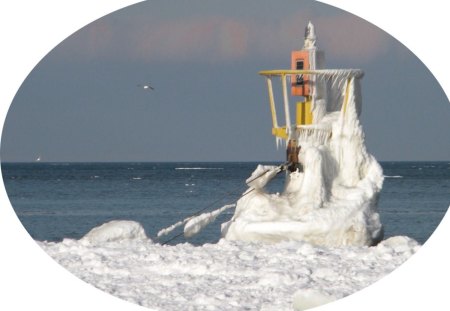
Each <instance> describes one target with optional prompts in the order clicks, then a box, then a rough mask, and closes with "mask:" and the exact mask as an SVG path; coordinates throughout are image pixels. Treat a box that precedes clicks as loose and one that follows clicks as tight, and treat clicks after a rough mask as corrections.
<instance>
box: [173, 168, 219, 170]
mask: <svg viewBox="0 0 450 311" xmlns="http://www.w3.org/2000/svg"><path fill="white" fill-rule="evenodd" d="M175 169H176V170H223V167H175Z"/></svg>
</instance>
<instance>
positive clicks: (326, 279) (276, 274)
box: [38, 221, 420, 311]
mask: <svg viewBox="0 0 450 311" xmlns="http://www.w3.org/2000/svg"><path fill="white" fill-rule="evenodd" d="M38 243H39V245H40V246H41V247H42V248H43V249H44V250H45V251H46V252H47V253H48V254H49V255H50V256H51V257H52V258H53V259H54V260H56V261H57V262H58V263H59V264H61V265H62V266H63V267H65V268H66V269H68V270H69V271H70V272H72V273H73V274H74V275H76V276H77V277H79V278H80V279H82V280H84V281H86V282H87V283H89V284H92V285H93V286H95V287H97V288H99V289H101V290H103V291H105V292H107V293H110V294H112V295H114V296H117V297H119V298H122V299H124V300H127V301H130V302H133V303H136V304H139V305H142V306H145V307H148V308H151V309H154V310H167V311H170V310H174V311H175V310H176V311H178V310H266V311H267V310H277V311H282V310H305V309H307V308H310V307H313V306H318V305H321V304H324V303H328V302H331V301H334V300H336V299H339V298H342V297H345V296H347V295H350V294H352V293H354V292H356V291H358V290H360V289H362V288H364V287H366V286H368V285H370V284H372V283H373V282H375V281H377V280H378V279H380V278H381V277H383V276H384V275H386V274H388V273H390V272H391V271H392V270H394V269H395V268H397V267H398V266H399V265H400V264H402V263H403V262H404V261H406V260H407V259H408V258H409V257H410V256H411V255H412V254H414V253H415V252H416V251H417V250H418V249H419V248H420V246H419V244H418V243H417V242H415V241H414V240H412V239H410V238H408V237H404V236H397V237H392V238H389V239H387V240H385V241H382V242H381V243H379V244H378V245H377V246H373V247H367V246H347V247H322V246H314V245H312V244H310V243H307V242H303V241H282V242H280V243H276V244H270V243H261V242H255V243H248V242H243V241H229V240H225V239H221V240H220V241H219V242H218V243H217V244H205V245H203V246H193V245H191V244H188V243H185V244H178V245H176V246H168V245H164V246H163V245H160V244H156V243H154V242H153V241H152V240H150V239H149V238H147V237H146V236H145V233H144V231H143V228H142V226H141V225H140V224H139V223H136V222H132V221H113V222H109V223H107V224H105V225H102V226H100V227H97V228H94V229H93V230H92V231H91V232H90V233H88V234H87V235H86V236H85V237H84V238H82V239H80V240H72V239H65V240H63V241H62V242H58V243H55V242H38Z"/></svg>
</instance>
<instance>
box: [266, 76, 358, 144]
mask: <svg viewBox="0 0 450 311" xmlns="http://www.w3.org/2000/svg"><path fill="white" fill-rule="evenodd" d="M259 74H260V75H263V76H265V77H266V79H267V89H268V93H269V104H270V111H271V114H272V134H273V135H274V136H277V137H280V138H283V139H291V135H292V134H293V133H292V130H293V129H294V128H297V125H299V124H295V125H293V124H292V123H291V117H290V112H289V99H288V92H287V81H286V76H288V75H317V76H324V77H332V76H336V75H340V76H342V77H343V78H344V79H346V80H347V86H346V90H345V96H344V103H343V106H342V109H343V113H345V110H346V108H347V101H348V96H349V95H348V91H349V84H350V80H351V79H352V78H358V79H359V78H362V77H363V75H364V72H363V71H362V70H360V69H318V70H292V69H275V70H262V71H260V72H259ZM273 76H279V77H281V84H282V92H283V106H284V114H285V118H286V125H284V126H279V125H278V119H277V110H276V107H275V100H274V96H273V88H272V79H271V78H272V77H273ZM310 100H311V98H310V97H309V98H308V101H310ZM297 115H298V113H297ZM298 119H299V118H298V117H297V122H298ZM309 122H312V121H309Z"/></svg>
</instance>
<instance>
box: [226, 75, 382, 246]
mask: <svg viewBox="0 0 450 311" xmlns="http://www.w3.org/2000/svg"><path fill="white" fill-rule="evenodd" d="M347 83H348V85H347V86H345V87H344V89H346V92H347V94H349V95H347V96H345V97H346V98H345V99H344V100H343V101H344V103H343V104H341V106H336V107H331V108H330V107H322V108H320V107H319V106H320V105H325V106H326V105H327V103H326V102H325V101H317V104H316V105H317V107H315V108H313V109H315V110H314V111H321V115H320V113H317V114H316V115H315V119H318V120H319V121H318V122H317V123H316V124H313V125H312V126H311V127H310V128H307V129H306V130H302V131H300V134H299V135H298V137H297V140H298V143H299V145H300V146H301V150H300V153H299V161H300V163H301V164H302V166H303V168H304V169H303V171H301V172H300V171H298V170H297V171H296V172H292V173H287V176H286V185H285V189H284V191H283V192H282V193H281V194H270V193H267V192H266V191H265V190H264V186H265V184H266V183H267V182H268V181H269V180H270V178H273V176H275V175H276V173H277V170H278V169H279V168H278V167H275V166H273V167H268V166H259V167H257V169H256V170H255V172H254V173H253V174H252V177H250V178H249V180H250V182H249V180H247V184H248V185H249V187H250V189H249V190H247V194H246V195H245V196H243V197H241V199H240V200H239V201H238V202H237V205H236V210H235V214H234V216H233V218H232V219H231V220H230V221H229V222H227V223H224V224H222V235H223V237H224V238H225V239H228V240H244V241H265V242H278V241H281V240H302V241H307V242H309V243H312V244H316V245H324V246H341V245H355V246H363V245H368V246H370V245H374V244H376V243H378V242H379V241H380V240H381V239H382V238H383V229H382V225H381V223H380V217H379V214H378V212H377V201H378V195H379V192H380V191H381V188H382V185H383V178H384V176H383V171H382V169H381V166H380V165H379V164H378V162H377V161H376V160H375V158H374V157H373V156H372V155H370V154H369V153H368V152H367V150H366V147H365V144H364V133H363V130H362V127H361V124H360V121H359V118H358V116H359V114H360V110H361V96H360V90H359V82H358V80H357V79H356V78H352V79H350V80H347ZM341 89H342V86H341ZM337 94H338V95H337V96H340V97H341V98H342V97H343V96H342V94H340V93H337ZM341 102H342V101H341ZM342 105H345V106H342ZM319 108H320V109H319ZM327 131H328V133H329V134H328V136H327V137H326V139H324V133H326V132H327ZM264 171H267V173H263V175H262V177H263V178H261V180H255V177H257V176H261V172H264ZM248 191H251V192H248Z"/></svg>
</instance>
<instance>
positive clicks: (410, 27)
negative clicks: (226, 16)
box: [0, 0, 450, 311]
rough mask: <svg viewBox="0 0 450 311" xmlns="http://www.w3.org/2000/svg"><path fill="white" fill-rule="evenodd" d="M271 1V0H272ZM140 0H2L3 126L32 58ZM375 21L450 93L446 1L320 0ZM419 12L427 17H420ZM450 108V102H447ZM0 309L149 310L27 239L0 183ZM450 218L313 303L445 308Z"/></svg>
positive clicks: (347, 306) (350, 307)
mask: <svg viewBox="0 0 450 311" xmlns="http://www.w3.org/2000/svg"><path fill="white" fill-rule="evenodd" d="M274 1H275V0H274ZM137 2H140V1H133V0H96V1H88V0H78V1H74V0H64V1H61V0H59V1H57V0H40V1H31V0H14V1H12V0H11V1H8V2H6V1H4V2H2V5H1V7H2V9H1V10H0V26H1V36H0V38H2V41H3V42H2V43H3V44H2V46H3V47H2V52H1V68H2V73H1V76H0V79H1V91H0V99H1V105H0V109H1V117H2V120H3V122H2V127H3V123H4V119H5V117H6V113H7V110H8V108H9V105H10V103H11V102H12V99H13V97H14V95H15V93H16V92H17V90H18V89H19V87H20V85H21V84H22V82H23V80H24V79H25V78H26V76H27V75H28V74H29V72H30V71H31V70H32V69H33V68H34V67H35V65H36V64H37V63H38V62H39V61H40V60H41V59H42V58H43V57H44V56H45V55H46V54H47V53H48V52H49V51H50V50H51V49H52V48H53V47H54V46H56V45H57V44H58V43H59V42H61V41H62V40H63V39H65V38H66V37H68V36H69V35H70V34H72V33H73V32H75V31H76V30H78V29H79V28H81V27H83V26H85V25H86V24H88V23H89V22H91V21H94V20H96V19H97V18H99V17H101V16H104V15H106V14H108V13H110V12H113V11H115V10H118V9H120V8H123V7H125V6H128V5H131V4H133V3H137ZM321 2H323V3H327V4H330V5H333V6H335V7H339V8H341V9H344V10H346V11H348V12H351V13H353V14H355V15H358V16H360V17H362V18H364V19H365V20H367V21H369V22H371V23H373V24H375V25H377V26H378V27H380V28H382V29H383V30H385V31H387V32H388V33H389V34H391V35H392V36H394V37H395V38H397V39H398V40H400V41H401V42H402V43H403V44H405V45H406V46H407V47H408V48H409V49H411V50H412V51H413V52H414V53H415V54H416V56H417V57H419V58H420V59H421V60H422V61H423V62H424V63H425V65H426V66H427V67H428V68H429V69H430V70H431V71H432V73H433V74H434V76H435V77H436V78H437V80H438V81H439V83H440V84H441V86H442V87H443V88H444V90H445V91H446V93H447V94H450V81H449V80H450V79H449V75H448V74H446V73H445V70H446V69H448V68H450V64H449V57H448V56H447V55H446V54H447V53H446V52H447V46H446V42H445V40H446V38H444V37H443V36H442V33H443V30H444V29H450V22H449V19H448V18H447V16H446V15H448V13H447V10H446V5H445V2H444V1H438V0H429V1H427V2H426V4H424V3H423V2H422V3H421V2H412V1H408V2H405V1H400V0H389V1H388V0H378V1H376V2H375V1H371V2H364V1H358V0H351V1H350V0H323V1H321ZM424 17H429V19H428V20H425V19H424ZM449 108H450V107H449ZM0 196H1V198H0V199H1V203H2V204H1V207H0V245H1V255H0V290H1V291H0V292H1V293H2V295H1V298H0V309H1V310H27V309H29V310H40V309H45V310H49V311H53V310H55V311H56V310H58V311H59V310H74V311H75V310H76V311H79V310H95V309H103V310H105V309H106V310H108V311H115V310H121V311H128V310H149V309H147V308H142V307H139V306H137V305H134V304H131V303H128V302H125V301H123V300H121V299H118V298H115V297H113V296H111V295H109V294H106V293H104V292H102V291H100V290H97V289H95V288H94V287H93V286H90V285H87V284H86V283H84V282H83V281H81V280H79V279H78V278H76V277H75V276H73V275H72V274H70V273H69V272H68V271H66V270H65V269H64V268H62V267H61V266H59V265H58V264H56V263H55V262H54V261H53V260H52V259H51V258H50V257H48V255H47V254H45V253H44V252H43V251H42V250H41V249H40V248H39V246H37V244H36V243H35V242H34V241H33V240H31V239H30V238H29V236H28V233H27V232H26V231H25V229H24V228H23V226H22V224H21V223H20V221H19V220H18V218H17V216H16V214H15V213H14V211H13V209H12V208H11V205H10V203H9V200H8V198H7V195H6V192H5V189H4V186H3V180H2V187H0ZM449 236H450V220H449V216H448V215H446V216H445V217H444V219H443V221H442V222H441V224H440V225H439V227H438V228H437V230H436V231H435V233H434V234H433V235H432V237H431V238H430V239H429V240H428V241H427V243H426V244H425V246H424V247H423V248H422V249H421V250H420V251H419V253H417V254H416V255H414V256H413V257H412V258H411V259H410V260H409V261H408V262H407V263H406V264H404V265H402V266H401V267H400V268H399V269H397V270H395V271H394V272H393V273H391V274H390V275H389V276H387V277H385V278H383V279H382V280H381V281H379V282H376V283H375V284H373V285H371V286H369V287H368V288H366V289H364V290H362V291H360V292H358V293H356V294H354V295H351V296H349V297H347V298H345V299H341V300H339V301H337V302H335V303H332V304H330V305H325V306H322V307H320V308H318V309H317V310H319V309H320V310H346V311H347V310H350V311H351V310H361V309H362V308H363V309H364V310H377V311H378V310H445V309H449V307H450V300H449V299H448V297H447V296H448V288H447V287H446V286H443V284H441V283H443V282H442V281H444V282H445V281H447V279H448V278H450V268H449V264H448V263H449V262H450V243H448V241H446V240H447V238H448V237H449Z"/></svg>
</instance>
